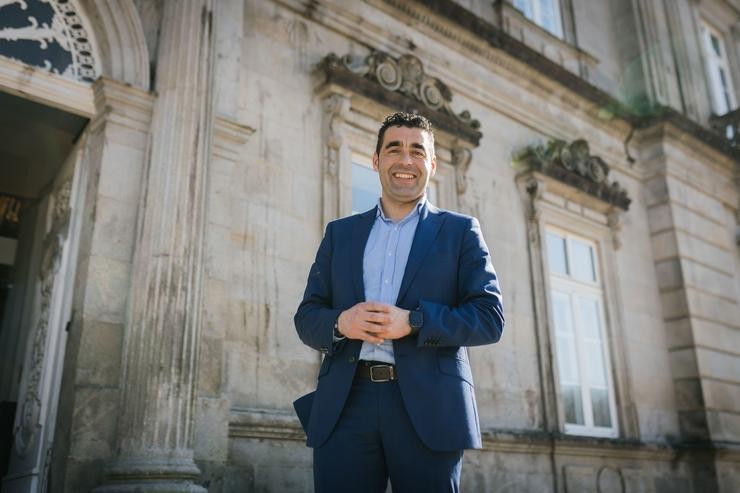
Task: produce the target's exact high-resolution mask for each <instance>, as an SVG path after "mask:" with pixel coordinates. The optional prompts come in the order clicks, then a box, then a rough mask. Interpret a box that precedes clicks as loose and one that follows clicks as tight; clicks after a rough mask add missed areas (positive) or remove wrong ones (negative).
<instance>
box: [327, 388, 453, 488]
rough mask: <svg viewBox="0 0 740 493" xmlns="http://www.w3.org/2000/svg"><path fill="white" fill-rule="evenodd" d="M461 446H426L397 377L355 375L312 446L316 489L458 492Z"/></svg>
mask: <svg viewBox="0 0 740 493" xmlns="http://www.w3.org/2000/svg"><path fill="white" fill-rule="evenodd" d="M462 456H463V451H462V450H456V451H452V452H439V451H435V450H431V449H429V448H428V447H427V446H426V445H424V443H422V441H421V440H420V439H419V437H418V436H417V434H416V431H415V430H414V428H413V425H412V424H411V421H410V419H409V416H408V413H407V412H406V408H405V406H404V404H403V398H402V396H401V392H400V389H399V386H398V382H397V381H390V382H372V381H370V380H365V379H360V378H357V377H356V378H355V380H354V382H353V384H352V390H351V391H350V394H349V397H348V398H347V402H346V404H345V405H344V409H343V410H342V414H341V416H340V418H339V421H338V422H337V424H336V427H335V428H334V431H333V432H332V434H331V435H330V436H329V438H328V440H327V441H326V442H325V443H324V444H323V445H322V446H320V447H317V448H315V449H314V486H315V491H316V493H339V492H343V493H344V492H353V493H364V492H367V493H383V492H385V491H386V486H387V483H388V479H389V478H390V482H391V487H392V489H393V492H394V493H414V492H423V493H435V492H439V493H442V492H445V493H447V492H458V491H459V484H460V471H461V468H462Z"/></svg>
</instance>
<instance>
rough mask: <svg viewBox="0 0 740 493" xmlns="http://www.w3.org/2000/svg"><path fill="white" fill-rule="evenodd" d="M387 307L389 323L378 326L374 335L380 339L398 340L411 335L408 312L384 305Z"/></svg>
mask: <svg viewBox="0 0 740 493" xmlns="http://www.w3.org/2000/svg"><path fill="white" fill-rule="evenodd" d="M386 306H387V307H388V316H389V318H390V321H389V322H388V323H385V324H382V325H378V330H377V331H376V335H377V336H378V337H380V338H381V339H389V340H393V339H400V338H402V337H406V336H407V335H409V334H411V326H410V325H409V311H408V310H404V309H403V308H398V307H397V306H394V305H386Z"/></svg>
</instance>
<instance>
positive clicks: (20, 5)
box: [0, 0, 98, 82]
mask: <svg viewBox="0 0 740 493" xmlns="http://www.w3.org/2000/svg"><path fill="white" fill-rule="evenodd" d="M0 55H2V56H5V57H8V58H11V59H13V60H17V61H20V62H23V63H26V64H28V65H33V66H37V67H41V68H43V69H45V70H48V71H50V72H53V73H55V74H57V75H61V76H63V77H67V78H70V79H74V80H79V81H83V82H92V81H94V80H95V79H96V78H97V76H98V73H97V69H96V63H95V55H94V50H93V45H92V43H91V40H90V36H89V35H88V33H87V31H86V29H85V27H84V25H83V23H82V19H81V18H80V15H79V14H78V12H77V6H76V3H75V2H72V1H70V0H0Z"/></svg>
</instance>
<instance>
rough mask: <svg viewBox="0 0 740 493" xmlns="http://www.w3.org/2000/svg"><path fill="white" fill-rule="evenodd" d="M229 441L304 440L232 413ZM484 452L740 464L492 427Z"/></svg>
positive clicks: (731, 446)
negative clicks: (696, 460)
mask: <svg viewBox="0 0 740 493" xmlns="http://www.w3.org/2000/svg"><path fill="white" fill-rule="evenodd" d="M229 437H230V438H231V439H239V438H246V439H270V440H289V441H300V442H303V441H305V440H306V435H305V434H304V433H303V430H302V429H301V425H300V423H299V422H298V418H297V417H296V416H295V414H294V413H292V412H289V411H283V410H275V409H252V408H243V409H232V410H231V415H230V418H229ZM482 438H483V450H486V451H492V452H502V453H520V454H546V453H551V452H554V453H556V454H559V455H579V456H599V457H609V458H614V459H627V460H635V459H640V460H660V461H672V460H676V459H677V458H680V457H682V456H684V455H685V454H686V453H692V452H693V453H712V454H716V455H717V456H718V457H721V458H722V459H723V460H727V461H733V462H736V461H740V444H736V443H724V442H696V443H693V442H692V443H689V442H677V443H667V442H646V441H640V440H627V439H623V438H596V437H586V436H573V435H565V434H562V433H548V432H544V431H539V430H506V429H497V428H489V429H484V430H483V433H482Z"/></svg>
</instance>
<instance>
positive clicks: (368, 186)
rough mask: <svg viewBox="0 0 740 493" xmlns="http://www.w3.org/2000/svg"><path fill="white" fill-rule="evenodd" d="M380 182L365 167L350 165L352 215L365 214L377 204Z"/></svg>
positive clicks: (372, 171) (371, 170)
mask: <svg viewBox="0 0 740 493" xmlns="http://www.w3.org/2000/svg"><path fill="white" fill-rule="evenodd" d="M378 197H380V180H378V175H377V173H375V171H374V170H373V169H371V168H368V167H367V166H363V165H361V164H357V163H352V213H353V214H356V213H358V212H365V211H366V210H368V209H372V208H373V207H375V205H376V204H377V203H378Z"/></svg>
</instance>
